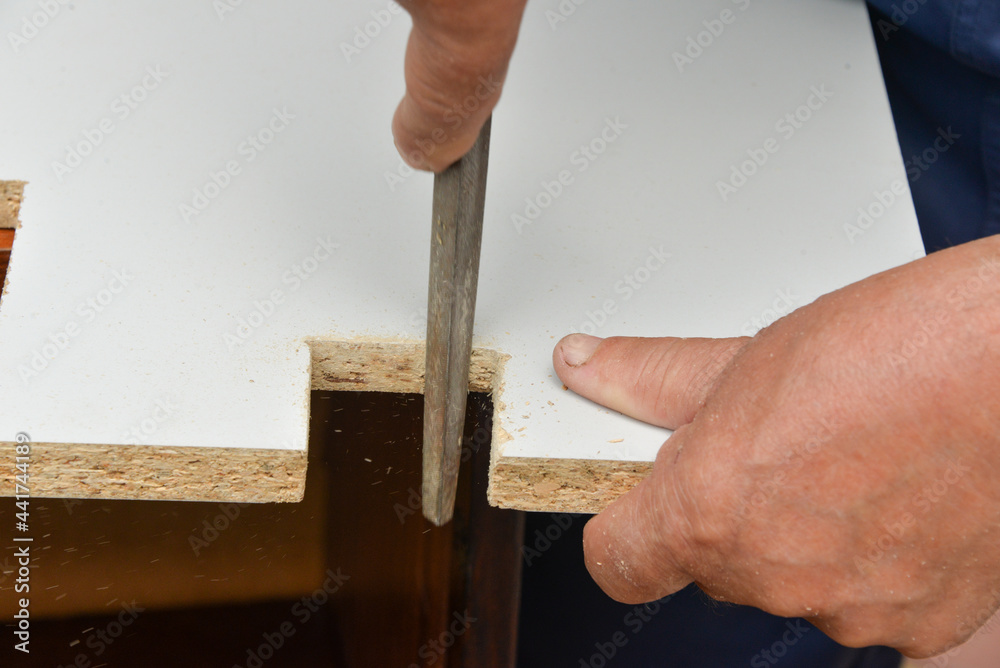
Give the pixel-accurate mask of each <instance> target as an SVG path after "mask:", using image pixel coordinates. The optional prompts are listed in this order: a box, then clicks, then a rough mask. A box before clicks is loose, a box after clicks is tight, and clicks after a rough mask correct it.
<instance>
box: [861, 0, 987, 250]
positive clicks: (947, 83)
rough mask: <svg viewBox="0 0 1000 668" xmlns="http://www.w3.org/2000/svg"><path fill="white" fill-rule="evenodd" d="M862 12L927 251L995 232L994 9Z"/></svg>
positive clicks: (954, 1)
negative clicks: (872, 40)
mask: <svg viewBox="0 0 1000 668" xmlns="http://www.w3.org/2000/svg"><path fill="white" fill-rule="evenodd" d="M869 4H870V5H871V6H872V8H873V12H872V28H873V31H874V33H875V40H876V43H877V44H878V48H879V56H880V59H881V61H882V70H883V74H884V75H885V80H886V89H887V90H888V93H889V101H890V103H891V104H892V110H893V117H894V119H895V121H896V130H897V134H898V136H899V143H900V149H901V151H902V155H903V160H904V163H905V165H906V169H907V176H908V177H909V180H910V189H911V192H912V193H913V200H914V205H915V206H916V209H917V216H918V218H919V220H920V226H921V231H922V232H923V235H924V243H925V245H926V246H927V249H928V251H933V250H937V249H939V248H944V247H947V246H950V245H954V244H958V243H963V242H966V241H970V240H972V239H976V238H979V237H983V236H987V235H991V234H998V233H1000V0H869ZM944 137H947V138H948V141H946V140H944Z"/></svg>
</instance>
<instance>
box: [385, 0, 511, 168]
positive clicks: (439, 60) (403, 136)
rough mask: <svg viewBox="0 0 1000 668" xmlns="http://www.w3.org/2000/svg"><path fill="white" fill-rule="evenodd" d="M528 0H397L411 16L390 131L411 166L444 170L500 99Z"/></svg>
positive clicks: (465, 147) (466, 146)
mask: <svg viewBox="0 0 1000 668" xmlns="http://www.w3.org/2000/svg"><path fill="white" fill-rule="evenodd" d="M526 2H527V0H402V5H403V7H404V8H405V9H407V10H408V11H409V12H410V14H411V15H412V16H413V31H412V32H411V33H410V41H409V43H408V44H407V46H406V95H405V96H404V97H403V101H402V102H400V103H399V107H398V108H397V109H396V115H395V117H394V118H393V121H392V134H393V136H394V137H395V140H396V148H397V149H398V150H399V154H400V155H401V156H402V157H403V159H404V160H405V161H406V162H407V164H409V165H410V166H411V167H415V168H417V169H428V170H431V171H434V172H440V171H442V170H444V169H445V168H446V167H447V166H448V165H450V164H451V163H453V162H455V161H456V160H458V159H459V158H461V157H462V156H463V155H465V153H466V152H467V151H468V150H469V149H470V148H472V144H473V143H474V142H475V141H476V137H477V136H478V135H479V129H480V128H481V127H482V126H483V123H485V122H486V119H487V118H489V116H490V113H491V112H492V111H493V107H495V106H496V104H497V101H498V100H499V99H500V87H501V86H502V85H503V81H504V77H505V76H506V75H507V64H508V62H509V61H510V56H511V54H512V53H513V51H514V44H515V43H516V41H517V32H518V29H519V28H520V25H521V15H522V14H523V13H524V5H525V3H526Z"/></svg>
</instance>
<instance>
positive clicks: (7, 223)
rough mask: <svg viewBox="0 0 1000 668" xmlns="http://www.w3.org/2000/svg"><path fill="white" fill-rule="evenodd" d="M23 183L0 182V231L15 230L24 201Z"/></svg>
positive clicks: (18, 223)
mask: <svg viewBox="0 0 1000 668" xmlns="http://www.w3.org/2000/svg"><path fill="white" fill-rule="evenodd" d="M24 186H25V182H24V181H0V229H15V230H16V229H17V228H18V227H20V226H21V224H20V222H19V220H18V216H19V215H20V213H21V202H22V201H23V200H24Z"/></svg>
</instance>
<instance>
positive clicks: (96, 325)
mask: <svg viewBox="0 0 1000 668" xmlns="http://www.w3.org/2000/svg"><path fill="white" fill-rule="evenodd" d="M560 7H562V9H560ZM574 7H575V9H574V11H573V12H571V13H568V14H567V13H566V10H565V3H562V5H560V3H558V2H556V0H540V1H539V2H532V3H530V4H529V7H528V10H527V13H526V15H525V18H524V23H523V28H522V33H521V37H520V42H519V45H518V50H517V53H516V54H515V57H514V60H513V62H512V63H511V67H510V70H509V78H508V83H507V84H506V86H505V89H504V95H503V101H502V103H501V105H500V107H499V108H498V109H497V110H496V112H495V113H494V120H493V138H492V146H491V158H490V166H489V181H488V186H487V196H486V220H485V230H484V238H483V254H482V260H481V273H480V288H479V297H478V303H477V318H476V332H475V336H474V341H473V345H474V347H475V348H476V350H477V353H476V357H475V359H474V360H473V362H474V363H473V370H472V372H471V378H470V385H471V387H472V389H476V390H485V391H490V392H492V394H493V398H494V403H495V406H496V416H495V420H494V435H493V436H494V438H493V448H494V452H493V453H492V460H493V480H492V484H491V491H490V495H491V499H492V500H493V501H494V502H497V503H499V504H501V505H503V506H506V507H512V508H526V509H532V510H588V511H593V510H598V509H600V508H601V507H603V506H604V505H606V504H607V503H608V502H610V501H611V500H612V499H613V498H615V497H616V496H617V495H618V494H620V493H621V492H623V491H625V490H626V489H628V488H629V487H630V486H631V485H633V484H635V482H637V481H638V480H640V479H641V477H642V476H643V475H644V473H645V472H647V471H648V470H649V467H650V466H651V462H652V461H653V459H654V457H655V454H656V451H657V449H658V448H659V446H660V444H661V443H662V442H663V440H664V439H665V438H667V437H668V435H669V434H668V432H666V431H664V430H662V429H657V428H654V427H651V426H648V425H643V424H640V423H638V422H636V421H634V420H631V419H628V418H625V417H623V416H621V415H619V414H617V413H615V412H613V411H608V410H605V409H603V408H601V407H598V406H596V405H594V404H592V403H590V402H588V401H586V400H584V399H581V398H580V397H578V396H575V395H574V394H573V393H571V392H567V391H564V390H562V388H561V383H560V382H559V380H558V379H557V378H556V377H555V376H554V374H553V372H552V369H551V364H550V357H551V351H552V346H553V345H554V344H555V342H556V341H557V340H558V339H559V338H560V337H561V336H563V335H564V334H567V333H569V332H571V331H585V332H588V333H594V334H598V335H601V336H609V335H642V336H662V335H674V336H730V335H735V334H752V333H754V332H755V331H756V330H757V329H758V328H759V327H760V326H761V325H763V324H766V323H767V322H769V321H771V320H773V319H774V318H776V317H778V316H780V315H781V314H783V313H786V312H788V311H790V310H792V309H794V308H797V307H799V306H802V305H804V304H806V303H809V302H810V301H812V300H813V299H815V298H816V297H818V296H819V295H821V294H824V293H826V292H829V291H830V290H833V289H836V288H838V287H841V286H843V285H845V284H847V283H850V282H853V281H856V280H858V279H861V278H863V277H865V276H868V275H871V274H873V273H875V272H877V271H881V270H884V269H887V268H889V267H892V266H896V265H899V264H902V263H904V262H907V261H909V260H911V259H913V258H915V257H918V256H920V255H921V254H922V252H923V251H922V246H921V242H920V237H919V234H918V230H917V225H916V219H915V216H914V212H913V207H912V204H911V202H910V199H909V195H908V192H907V185H906V183H907V182H906V174H905V171H904V168H903V164H902V160H901V158H900V155H899V149H898V146H897V143H896V138H895V133H894V130H893V125H892V119H891V114H890V110H889V106H888V102H887V100H886V95H885V91H884V87H883V83H882V79H881V75H880V72H879V69H878V61H877V57H876V52H875V47H874V42H873V38H872V35H871V29H870V26H869V23H868V18H867V12H866V9H865V6H864V3H863V2H861V1H860V0H837V1H831V0H772V1H771V2H766V3H764V2H760V3H758V2H742V1H740V0H735V1H731V0H697V1H696V0H684V1H682V2H669V3H664V2H658V1H656V0H636V1H635V2H630V3H625V4H622V3H585V4H583V5H574ZM60 8H61V9H60V11H59V12H58V13H57V14H56V15H55V16H52V17H50V19H49V20H48V21H47V23H46V25H44V26H42V27H41V28H39V29H38V30H37V32H34V33H33V34H32V36H31V37H30V38H25V39H23V40H21V41H17V43H16V44H14V43H13V42H12V43H11V45H10V46H11V48H12V49H13V51H14V54H13V55H12V57H11V58H10V59H9V62H8V63H7V65H6V66H5V67H3V68H0V90H3V91H4V94H5V97H6V99H7V100H10V101H11V103H10V104H5V105H4V107H3V111H2V112H0V114H2V115H0V180H6V181H8V182H14V181H23V182H26V185H25V186H24V196H23V200H22V198H21V197H20V196H19V195H18V194H17V192H18V190H19V186H18V185H16V184H15V185H11V184H7V185H5V186H3V189H2V190H0V227H17V226H18V223H17V216H18V211H17V207H18V203H20V212H19V218H20V226H19V227H18V232H17V239H16V242H15V244H14V251H13V254H12V258H11V266H10V271H9V273H8V282H7V286H6V293H5V294H4V297H3V301H2V305H0V407H2V410H0V457H5V458H7V457H9V456H10V455H12V452H13V447H14V443H15V439H16V437H17V435H18V434H19V433H21V434H24V435H26V436H27V437H30V439H31V440H32V441H33V442H34V443H35V448H34V450H33V457H34V459H33V463H32V469H31V475H32V482H33V485H34V487H33V489H32V492H33V493H38V494H42V495H51V496H80V497H97V498H105V497H106V498H164V499H167V498H170V499H182V498H184V499H202V500H210V499H211V500H214V499H218V500H254V501H269V500H270V501H283V500H293V499H296V498H299V496H300V495H301V492H302V486H303V484H304V471H305V459H306V458H305V451H306V443H307V440H308V414H309V392H310V390H311V389H312V388H322V389H366V390H372V391H413V392H419V391H421V389H422V383H423V376H422V374H423V371H422V369H423V352H422V344H423V339H424V333H425V327H426V303H427V301H426V300H427V274H428V250H429V241H430V210H431V206H430V204H431V190H432V179H431V177H430V176H429V175H427V174H414V173H412V171H411V170H409V169H408V168H406V167H405V166H404V165H403V163H402V162H401V161H400V159H399V157H398V156H397V155H396V153H395V149H394V147H393V144H392V140H391V136H390V132H389V128H390V121H391V116H392V112H393V110H394V108H395V105H396V103H397V102H398V99H399V97H400V95H401V93H402V91H403V79H402V72H403V68H402V62H403V54H404V49H405V44H406V37H407V33H408V29H409V20H408V18H407V16H406V14H405V13H403V12H397V10H398V7H397V6H396V5H394V4H390V5H388V6H387V5H386V4H385V2H377V1H374V0H373V1H372V2H361V3H330V2H322V1H320V0H289V1H288V2H282V3H241V4H239V5H237V4H236V3H218V2H217V3H208V2H204V1H203V0H177V1H176V2H172V3H158V2H154V1H153V0H135V1H134V2H130V3H113V4H110V5H109V4H106V3H85V4H78V5H75V6H74V7H73V8H72V11H70V10H69V8H68V7H66V6H63V5H60ZM37 12H38V6H37V4H36V3H35V2H33V0H10V1H8V2H5V3H3V5H2V6H0V24H3V25H8V26H21V25H23V22H22V19H24V17H27V19H26V20H28V21H29V22H30V20H31V16H33V15H35V14H37ZM493 85H495V84H494V82H493V80H491V79H489V78H486V79H484V82H483V86H493ZM467 102H468V104H469V105H475V104H477V101H476V100H475V99H473V98H470V99H469V100H468V101H467ZM463 113H464V112H463V110H462V109H461V108H459V109H456V110H455V113H454V114H453V115H452V116H451V117H450V118H451V119H452V120H451V121H450V127H446V128H443V130H444V131H445V132H447V131H448V130H449V129H453V127H454V126H456V125H460V124H461V123H462V122H463V116H462V115H463ZM886 192H889V193H893V194H894V197H893V202H892V204H891V205H889V206H881V207H880V208H879V209H878V211H877V212H876V213H877V215H875V214H871V212H872V211H873V210H874V209H873V207H874V205H876V204H879V202H880V200H881V199H885V195H884V193H886ZM880 195H881V197H880ZM866 212H868V213H866ZM865 215H868V217H867V218H864V217H863V216H865ZM7 461H12V460H10V459H7ZM12 471H13V469H12V468H10V467H7V468H6V469H4V472H3V474H2V476H0V484H2V485H3V490H4V491H3V492H2V493H4V494H9V493H11V491H12V490H13V485H12V481H11V479H10V478H11V476H12V475H13V473H12Z"/></svg>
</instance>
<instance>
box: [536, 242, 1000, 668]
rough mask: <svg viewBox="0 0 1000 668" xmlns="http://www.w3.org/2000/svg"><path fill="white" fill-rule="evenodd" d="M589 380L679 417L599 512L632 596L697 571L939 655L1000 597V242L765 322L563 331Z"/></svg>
mask: <svg viewBox="0 0 1000 668" xmlns="http://www.w3.org/2000/svg"><path fill="white" fill-rule="evenodd" d="M553 361H554V365H555V368H556V371H557V372H558V374H559V377H560V378H562V380H563V382H564V383H566V385H568V386H569V387H570V388H571V389H573V390H574V391H576V392H578V393H579V394H581V395H583V396H585V397H588V398H590V399H592V400H594V401H596V402H598V403H601V404H604V405H606V406H608V407H610V408H613V409H615V410H619V411H621V412H623V413H626V414H628V415H631V416H633V417H636V418H638V419H641V420H644V421H646V422H650V423H652V424H656V425H660V426H663V427H669V428H673V429H676V431H675V432H674V434H673V435H672V436H671V438H670V439H669V440H667V441H666V443H664V445H663V447H662V448H661V449H660V452H659V454H658V456H657V459H656V463H655V465H654V467H653V472H652V473H651V474H650V476H649V477H648V478H647V479H646V480H644V481H643V482H642V483H640V484H639V485H638V486H637V487H636V488H635V489H633V490H632V491H631V492H629V493H628V494H626V495H624V496H623V497H621V498H620V499H619V500H618V501H616V502H615V503H613V504H612V505H611V506H609V507H608V508H607V509H606V510H605V511H604V512H603V513H601V514H600V515H598V516H596V517H595V518H593V519H592V520H591V521H590V522H589V523H588V525H587V527H586V530H585V533H584V548H585V552H586V560H587V567H588V569H589V570H590V573H591V574H592V575H593V577H594V579H595V580H596V581H597V582H598V584H600V586H601V587H602V588H603V589H604V590H605V591H606V592H607V593H608V594H609V595H611V596H612V598H615V599H617V600H619V601H623V602H629V603H637V602H641V601H649V600H653V599H657V598H659V597H661V596H664V595H666V594H669V593H671V592H673V591H676V590H677V589H680V588H681V587H683V586H685V585H686V584H688V583H689V582H692V581H694V582H696V583H697V584H698V585H699V586H700V587H701V588H702V589H703V590H705V591H706V592H707V593H708V594H709V595H711V596H713V597H715V598H717V599H719V600H725V601H732V602H736V603H743V604H748V605H753V606H756V607H759V608H762V609H764V610H767V611H769V612H772V613H775V614H778V615H783V616H789V617H791V616H802V617H806V618H809V619H810V620H811V621H813V623H815V624H816V626H818V627H819V628H820V629H822V630H823V631H825V632H826V633H827V634H828V635H830V636H831V637H832V638H834V639H835V640H837V641H839V642H841V643H843V644H846V645H852V646H865V645H874V644H884V645H890V646H893V647H896V648H898V649H900V650H901V651H903V652H904V653H906V654H908V655H911V656H917V657H920V656H929V655H932V654H936V653H939V652H942V651H944V650H945V649H947V648H949V647H950V646H952V645H954V644H957V643H959V642H962V641H963V640H965V639H966V638H968V637H969V635H970V634H971V633H972V632H973V631H974V630H975V629H976V628H977V627H979V626H980V625H982V624H983V623H984V622H986V621H987V620H988V619H989V617H990V615H991V613H992V612H993V611H994V610H995V609H997V607H998V605H1000V237H991V238H988V239H983V240H980V241H978V242H974V243H970V244H966V245H964V246H960V247H957V248H954V249H951V250H947V251H942V252H940V253H935V254H933V255H931V256H929V257H927V258H924V259H921V260H918V261H916V262H912V263H910V264H908V265H905V266H903V267H898V268H896V269H892V270H890V271H887V272H884V273H882V274H878V275H876V276H873V277H871V278H868V279H866V280H864V281H861V282H859V283H856V284H854V285H850V286H848V287H846V288H844V289H842V290H838V291H837V292H834V293H831V294H829V295H826V296H824V297H822V298H820V299H819V300H817V301H816V302H814V303H813V304H811V305H808V306H805V307H803V308H801V309H799V310H797V311H795V312H794V313H792V314H791V315H789V316H787V317H785V318H783V319H781V320H779V321H777V322H776V323H774V324H773V325H771V326H770V327H768V328H767V329H765V330H764V331H762V332H760V333H759V334H758V335H757V336H756V337H755V338H753V339H746V338H740V339H724V340H711V339H700V340H695V339H689V340H683V339H670V338H665V339H638V338H610V339H606V340H600V339H594V338H592V337H586V336H584V335H580V334H575V335H571V336H569V337H566V338H565V339H563V340H562V341H560V342H559V344H558V345H557V346H556V349H555V351H554V354H553Z"/></svg>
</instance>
